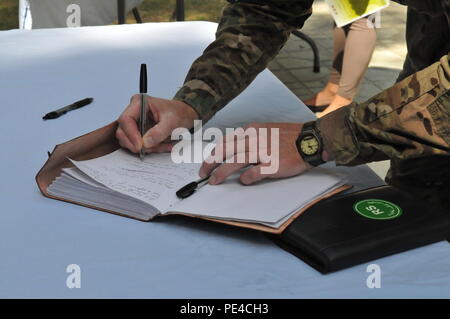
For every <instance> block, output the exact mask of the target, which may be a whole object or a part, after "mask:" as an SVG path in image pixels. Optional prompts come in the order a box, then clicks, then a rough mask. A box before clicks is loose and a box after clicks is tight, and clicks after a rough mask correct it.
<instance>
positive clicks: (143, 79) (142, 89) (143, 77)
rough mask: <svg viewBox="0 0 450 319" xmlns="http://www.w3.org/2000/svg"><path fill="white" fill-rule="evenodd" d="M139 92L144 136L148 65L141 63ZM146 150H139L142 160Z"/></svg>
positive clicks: (140, 120) (141, 126)
mask: <svg viewBox="0 0 450 319" xmlns="http://www.w3.org/2000/svg"><path fill="white" fill-rule="evenodd" d="M139 93H140V95H141V109H140V112H139V132H140V133H141V136H142V137H143V136H144V134H145V129H146V126H147V123H146V122H147V65H146V64H141V72H140V76H139ZM144 156H145V152H144V148H143V147H142V148H141V150H140V151H139V157H140V159H141V161H143V160H144Z"/></svg>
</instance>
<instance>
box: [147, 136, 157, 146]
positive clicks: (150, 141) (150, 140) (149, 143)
mask: <svg viewBox="0 0 450 319" xmlns="http://www.w3.org/2000/svg"><path fill="white" fill-rule="evenodd" d="M154 143H155V141H154V140H153V138H152V137H151V136H147V137H144V147H146V148H149V147H152V146H153V144H154Z"/></svg>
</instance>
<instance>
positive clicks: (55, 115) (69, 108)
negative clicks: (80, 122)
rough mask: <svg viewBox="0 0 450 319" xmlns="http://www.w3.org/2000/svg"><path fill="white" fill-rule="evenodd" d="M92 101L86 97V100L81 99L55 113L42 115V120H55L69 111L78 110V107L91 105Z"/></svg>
mask: <svg viewBox="0 0 450 319" xmlns="http://www.w3.org/2000/svg"><path fill="white" fill-rule="evenodd" d="M92 101H94V99H93V98H91V97H88V98H86V99H82V100H80V101H76V102H75V103H72V104H70V105H67V106H64V107H62V108H60V109H57V110H56V111H53V112H50V113H47V114H45V115H44V117H43V118H42V119H43V120H52V119H57V118H58V117H60V116H61V115H64V114H66V113H67V112H69V111H73V110H76V109H79V108H80V107H83V106H86V105H88V104H91V103H92Z"/></svg>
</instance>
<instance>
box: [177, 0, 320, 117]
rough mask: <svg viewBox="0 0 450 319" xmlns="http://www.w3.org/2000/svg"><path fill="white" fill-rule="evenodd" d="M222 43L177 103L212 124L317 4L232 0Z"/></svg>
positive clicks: (190, 77) (206, 56) (208, 53)
mask: <svg viewBox="0 0 450 319" xmlns="http://www.w3.org/2000/svg"><path fill="white" fill-rule="evenodd" d="M228 1H229V2H233V3H232V4H229V5H228V6H226V7H225V8H224V11H223V14H222V18H221V20H220V23H219V26H218V29H217V32H216V40H215V41H214V42H213V43H211V44H210V45H209V46H208V47H207V48H206V50H205V51H204V52H203V54H202V56H200V57H199V58H198V59H197V60H196V61H195V62H194V63H193V64H192V66H191V69H190V70H189V72H188V74H187V77H186V79H185V83H184V85H183V87H182V88H181V89H180V90H179V91H178V92H177V93H176V95H175V97H174V99H175V100H179V101H182V102H185V103H186V104H189V105H190V106H192V107H193V108H194V109H195V110H196V112H197V113H198V114H199V116H200V118H201V119H203V120H208V119H210V118H211V117H212V116H213V115H214V114H215V113H216V112H218V111H219V110H220V109H221V108H223V107H224V106H225V105H226V104H227V103H228V102H229V101H231V100H232V99H233V98H234V97H236V96H237V95H238V94H239V93H240V92H242V91H243V90H244V89H245V88H246V87H247V86H248V85H249V84H250V83H251V82H252V81H253V80H254V79H255V77H256V76H257V75H258V74H259V73H260V72H261V71H262V70H264V68H265V67H266V66H267V64H268V63H269V62H270V60H271V59H273V58H274V57H275V55H276V54H277V53H278V52H279V50H280V49H281V48H282V47H283V45H284V44H285V42H286V40H287V39H288V37H289V34H290V31H292V30H293V29H296V28H300V27H302V26H303V23H304V21H305V20H306V19H307V18H308V17H309V16H310V15H311V12H312V11H311V5H312V2H313V0H295V1H294V0H259V1H256V0H242V1H239V0H234V1H231V0H228Z"/></svg>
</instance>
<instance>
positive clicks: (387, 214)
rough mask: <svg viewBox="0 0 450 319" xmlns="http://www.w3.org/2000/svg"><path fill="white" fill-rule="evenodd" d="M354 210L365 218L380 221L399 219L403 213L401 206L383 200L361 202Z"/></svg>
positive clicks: (354, 206) (355, 205)
mask: <svg viewBox="0 0 450 319" xmlns="http://www.w3.org/2000/svg"><path fill="white" fill-rule="evenodd" d="M353 210H354V211H355V212H357V213H358V214H359V215H361V216H363V217H366V218H370V219H379V220H384V219H393V218H397V217H399V216H400V215H401V214H402V213H403V211H402V209H401V208H400V207H399V206H397V205H395V204H394V203H391V202H388V201H386V200H383V199H365V200H361V201H359V202H356V203H355V204H354V205H353Z"/></svg>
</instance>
